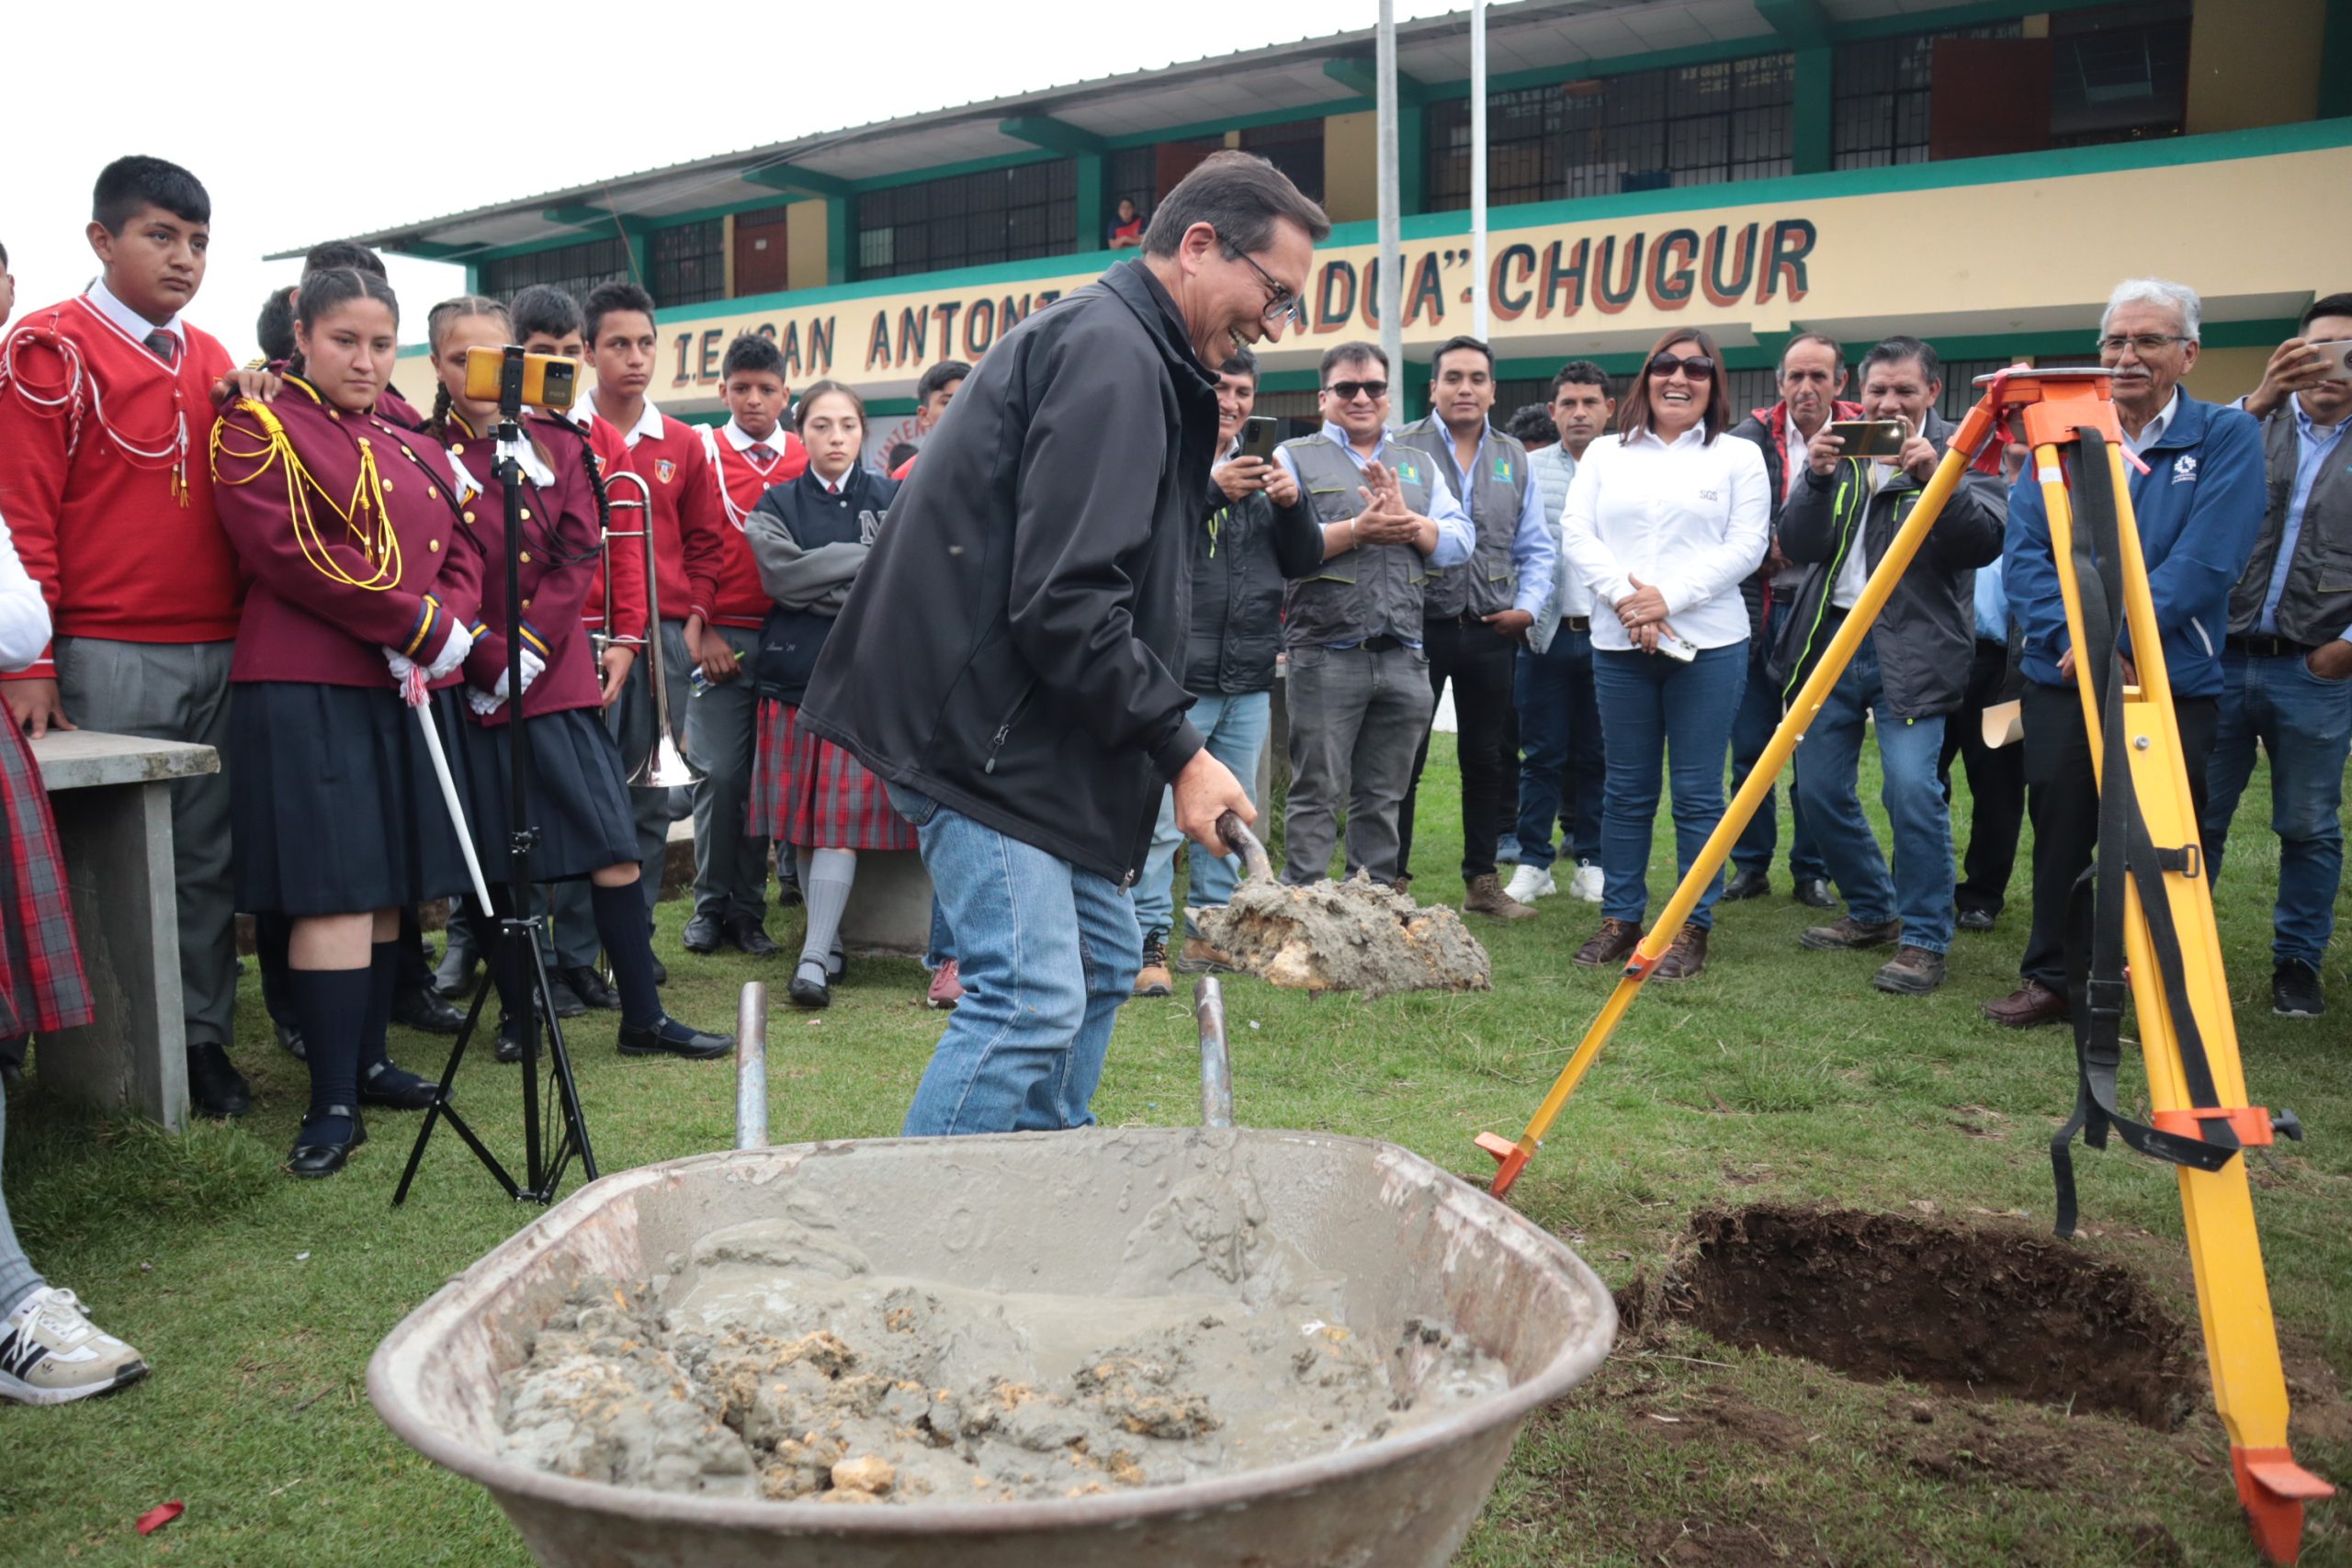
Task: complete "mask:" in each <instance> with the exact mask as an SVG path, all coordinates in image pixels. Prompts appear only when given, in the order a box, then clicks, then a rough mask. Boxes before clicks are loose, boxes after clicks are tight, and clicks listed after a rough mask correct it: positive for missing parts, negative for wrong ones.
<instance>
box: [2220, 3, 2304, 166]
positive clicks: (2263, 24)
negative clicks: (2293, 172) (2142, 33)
mask: <svg viewBox="0 0 2352 1568" xmlns="http://www.w3.org/2000/svg"><path fill="white" fill-rule="evenodd" d="M2326 26H2327V0H2198V3H2197V8H2196V11H2195V12H2194V13H2193V16H2192V19H2191V20H2190V22H2189V31H2188V128H2187V129H2188V134H2189V135H2191V136H2199V135H2202V134H2204V133H2205V132H2207V131H2212V130H2246V129H2248V128H2249V127H2252V126H2257V125H2288V124H2292V123H2295V122H2298V121H2301V120H2307V119H2312V118H2317V116H2318V114H2319V67H2320V42H2321V39H2322V38H2323V36H2324V33H2325V31H2326Z"/></svg>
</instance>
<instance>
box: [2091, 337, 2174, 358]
mask: <svg viewBox="0 0 2352 1568" xmlns="http://www.w3.org/2000/svg"><path fill="white" fill-rule="evenodd" d="M2196 341H2197V340H2196V339H2195V338H2192V337H2182V336H2180V335H2179V334H2178V333H2140V334H2139V335H2137V336H2136V337H2103V338H2101V339H2099V340H2098V351H2099V352H2100V353H2101V354H2120V353H2122V352H2123V350H2124V349H2125V348H2126V347H2127V346H2128V347H2130V348H2131V351H2132V352H2133V353H2134V354H2137V355H2140V356H2141V357H2142V358H2143V359H2144V358H2146V357H2147V356H2148V355H2151V354H2156V353H2160V352H2162V350H2163V348H2164V346H2165V344H2168V343H2195V342H2196Z"/></svg>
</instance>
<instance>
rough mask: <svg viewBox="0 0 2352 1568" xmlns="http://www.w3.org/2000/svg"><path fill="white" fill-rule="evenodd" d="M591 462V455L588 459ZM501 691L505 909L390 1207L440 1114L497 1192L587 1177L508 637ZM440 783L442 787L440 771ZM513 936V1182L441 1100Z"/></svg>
mask: <svg viewBox="0 0 2352 1568" xmlns="http://www.w3.org/2000/svg"><path fill="white" fill-rule="evenodd" d="M523 371H524V356H523V351H522V350H521V349H520V348H515V347H509V348H508V349H507V350H506V355H505V364H504V366H503V374H502V376H501V378H500V382H499V399H498V425H497V444H498V459H497V468H496V472H497V475H498V482H499V485H500V487H501V489H502V490H503V492H504V496H505V519H504V521H505V548H506V624H507V625H508V626H515V627H519V626H522V625H523V603H522V600H523V577H522V571H523V568H522V556H523V513H522V494H523V468H522V461H521V454H522V450H523V426H522V416H523ZM592 460H593V459H592ZM506 691H507V703H508V712H507V727H508V728H507V739H508V741H509V744H508V747H507V773H506V791H507V807H508V809H507V822H508V827H509V830H508V833H507V858H506V894H507V912H506V914H505V916H504V917H503V919H500V921H499V922H498V931H497V932H496V935H495V937H494V939H493V940H492V942H491V944H490V946H489V950H488V951H487V952H486V953H484V954H483V956H484V958H485V959H486V960H487V962H486V964H484V969H483V975H482V978H481V984H480V985H479V986H478V987H476V988H475V991H474V999H473V1005H472V1006H471V1007H470V1008H469V1009H468V1010H467V1012H466V1022H465V1027H464V1028H462V1029H460V1030H459V1031H458V1038H457V1041H456V1043H454V1044H452V1045H451V1046H450V1048H449V1059H448V1061H447V1063H446V1064H445V1065H444V1066H442V1069H441V1082H440V1086H439V1088H438V1089H437V1090H436V1091H435V1095H434V1099H433V1104H432V1105H431V1106H430V1107H428V1108H427V1109H426V1111H425V1112H424V1125H423V1126H422V1127H420V1128H418V1129H417V1133H416V1144H415V1145H414V1146H413V1148H411V1149H410V1150H409V1156H408V1167H407V1168H406V1169H404V1170H402V1171H401V1181H400V1186H399V1187H398V1188H396V1189H395V1190H393V1192H392V1204H393V1206H394V1207H395V1208H397V1207H399V1206H400V1205H401V1204H402V1203H404V1202H406V1201H408V1190H409V1187H410V1185H411V1184H412V1183H413V1182H414V1181H415V1179H416V1171H417V1167H418V1166H419V1165H420V1164H421V1163H423V1161H424V1147H425V1145H426V1144H427V1143H428V1142H430V1141H431V1139H432V1137H433V1129H434V1125H435V1122H440V1121H445V1120H446V1121H447V1122H448V1123H449V1126H450V1128H451V1129H452V1130H453V1131H455V1132H456V1134H458V1137H459V1138H460V1139H462V1140H463V1141H464V1143H465V1145H466V1146H467V1147H468V1148H469V1149H471V1150H472V1151H473V1153H474V1157H475V1158H476V1159H478V1160H480V1161H481V1164H482V1168H484V1169H486V1170H488V1171H489V1172H490V1174H491V1176H492V1178H493V1179H495V1180H496V1181H497V1182H498V1184H499V1185H500V1186H501V1187H503V1188H504V1189H505V1190H506V1195H507V1196H508V1197H509V1198H512V1199H514V1200H515V1201H518V1202H533V1203H541V1204H545V1203H552V1202H553V1201H555V1194H556V1189H557V1187H558V1186H559V1185H560V1183H561V1182H562V1180H563V1173H564V1168H565V1167H566V1166H568V1165H569V1164H571V1158H572V1156H574V1155H577V1156H579V1158H580V1168H581V1169H582V1171H584V1172H585V1173H586V1174H587V1177H588V1179H589V1180H591V1181H594V1180H595V1179H596V1175H597V1172H596V1155H595V1151H594V1148H592V1147H591V1146H590V1145H589V1142H588V1119H587V1117H586V1115H585V1114H584V1113H583V1112H582V1111H581V1109H580V1088H579V1085H578V1083H577V1082H576V1081H575V1080H574V1079H573V1077H572V1073H571V1052H570V1050H568V1049H567V1048H566V1046H565V1044H564V1039H563V1024H562V1021H560V1019H558V1018H557V1016H556V1011H555V999H554V991H553V988H552V985H551V982H550V981H549V978H548V965H547V954H546V952H545V950H544V949H542V948H541V947H540V945H539V929H540V927H541V925H542V924H543V923H544V922H543V921H542V920H541V919H540V916H539V904H538V899H537V897H536V895H535V892H534V889H533V886H532V883H531V870H530V865H531V849H532V846H533V845H535V844H537V842H538V837H539V835H538V830H537V829H536V828H534V827H532V826H531V813H530V801H531V757H530V747H529V739H530V737H529V733H528V731H527V730H526V728H525V727H526V725H527V724H528V723H529V722H530V721H529V720H528V719H527V718H526V717H525V716H524V714H523V639H522V637H520V636H510V637H508V638H507V639H506ZM444 787H445V789H446V788H447V787H448V786H447V775H446V772H445V774H444ZM450 805H451V810H452V813H453V814H456V811H457V806H456V798H455V795H454V793H452V795H451V802H450ZM457 829H458V836H459V837H460V838H461V839H462V838H465V837H466V836H467V829H466V826H465V823H464V822H463V821H462V819H460V820H459V821H458V824H457ZM472 858H473V857H472V852H471V850H470V848H469V850H468V852H467V859H468V863H469V867H471V866H472ZM473 869H474V875H475V882H474V896H475V897H476V899H477V900H478V901H479V902H480V904H481V909H482V912H483V914H484V915H485V916H487V915H488V914H489V912H490V911H491V909H492V907H493V906H492V899H491V896H490V890H489V888H488V887H487V886H485V885H484V884H483V883H482V881H481V872H480V869H479V868H478V867H473ZM516 944H520V946H521V949H522V951H523V952H524V953H526V954H527V955H528V964H527V966H526V979H527V982H528V983H527V984H526V985H525V986H524V987H522V998H521V1009H520V1013H519V1016H518V1017H517V1018H516V1019H515V1024H516V1026H517V1027H518V1028H520V1030H521V1031H522V1045H523V1150H524V1156H523V1168H524V1179H523V1180H522V1181H520V1182H517V1181H516V1180H515V1178H514V1177H513V1176H512V1175H510V1174H509V1173H508V1171H507V1169H506V1168H505V1166H503V1165H502V1164H501V1163H500V1162H499V1159H498V1156H495V1155H493V1154H492V1153H491V1151H490V1147H489V1145H486V1144H484V1143H483V1142H482V1141H481V1137H480V1136H479V1135H478V1134H476V1133H475V1132H474V1130H473V1128H472V1127H471V1126H469V1125H468V1124H467V1122H466V1120H465V1118H464V1117H463V1116H461V1115H460V1114H458V1109H457V1107H456V1106H455V1105H453V1104H451V1103H450V1100H449V1089H450V1086H451V1085H452V1084H454V1083H455V1082H456V1081H457V1077H458V1064H459V1063H461V1062H462V1061H464V1059H465V1055H466V1047H467V1046H468V1045H469V1044H470V1043H472V1042H473V1038H474V1032H475V1030H476V1029H478V1028H479V1027H480V1026H481V1017H482V1009H483V1006H484V1004H486V1003H487V1002H488V1001H489V999H490V994H491V991H492V989H493V988H494V986H495V982H496V977H497V974H498V965H499V963H500V960H501V958H502V956H503V955H505V954H511V953H514V952H515V950H516ZM541 1018H545V1019H546V1021H547V1036H548V1069H549V1070H548V1098H549V1099H550V1100H552V1101H553V1103H552V1104H551V1105H546V1106H543V1105H542V1104H541V1096H540V1091H539V1027H538V1021H539V1020H540V1019H541ZM559 1120H560V1131H559V1132H558V1133H557V1134H556V1136H555V1140H554V1142H553V1144H552V1145H551V1146H543V1143H544V1140H543V1135H542V1126H541V1124H542V1122H556V1121H559Z"/></svg>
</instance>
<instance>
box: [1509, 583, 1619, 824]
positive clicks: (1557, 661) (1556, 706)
mask: <svg viewBox="0 0 2352 1568" xmlns="http://www.w3.org/2000/svg"><path fill="white" fill-rule="evenodd" d="M1512 695H1513V697H1514V699H1515V701H1516V705H1517V707H1518V710H1519V738H1520V742H1521V750H1522V752H1523V755H1522V757H1521V763H1520V771H1519V862H1520V863H1521V865H1532V866H1539V867H1542V868H1543V869H1544V870H1546V871H1548V870H1550V869H1551V867H1552V863H1553V861H1554V860H1555V859H1556V858H1557V856H1558V855H1559V853H1560V852H1561V850H1562V849H1564V850H1565V851H1566V854H1567V857H1568V863H1569V865H1570V866H1571V867H1574V866H1577V865H1580V864H1582V863H1585V862H1587V861H1598V860H1599V859H1600V808H1601V790H1602V786H1603V785H1604V784H1605V783H1606V782H1607V773H1606V769H1607V763H1606V762H1605V761H1604V759H1605V757H1606V756H1607V752H1606V751H1605V750H1603V747H1602V743H1601V739H1600V705H1599V704H1598V703H1597V702H1596V701H1595V700H1594V697H1593V692H1592V634H1591V633H1590V632H1589V631H1581V632H1580V631H1574V630H1571V629H1570V628H1569V627H1568V626H1566V625H1565V624H1563V625H1562V626H1561V627H1560V629H1559V630H1558V631H1556V632H1555V633H1553V634H1552V646H1551V647H1550V648H1548V649H1544V651H1543V652H1542V653H1537V652H1534V651H1533V650H1532V649H1531V650H1529V651H1527V652H1524V653H1521V655H1520V656H1519V669H1518V677H1517V680H1516V682H1515V683H1514V687H1513V692H1512ZM1555 821H1556V822H1557V823H1558V824H1559V825H1560V828H1561V830H1562V837H1563V840H1564V842H1563V844H1562V846H1561V848H1560V849H1555V847H1554V845H1553V842H1552V825H1553V823H1554V822H1555Z"/></svg>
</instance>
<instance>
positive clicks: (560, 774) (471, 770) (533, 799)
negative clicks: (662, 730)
mask: <svg viewBox="0 0 2352 1568" xmlns="http://www.w3.org/2000/svg"><path fill="white" fill-rule="evenodd" d="M452 708H453V710H454V709H458V708H462V703H459V704H453V705H452ZM444 722H445V723H456V724H458V725H460V726H461V727H462V728H464V729H465V730H466V731H467V732H468V733H467V735H466V737H465V739H464V741H463V745H464V749H465V757H466V766H465V771H464V779H463V783H462V784H461V785H460V792H461V793H462V794H463V795H465V796H466V816H467V819H468V820H469V821H470V822H472V823H473V825H474V843H475V845H476V846H477V847H478V849H479V851H480V852H481V869H482V874H483V875H485V876H487V877H488V878H489V879H490V882H491V885H492V887H493V889H494V888H495V887H496V886H498V885H499V884H501V883H503V882H504V881H505V880H506V859H507V854H508V851H509V844H508V839H507V835H508V831H509V829H508V827H507V820H508V815H509V805H510V802H509V798H508V795H507V788H508V785H507V773H506V769H507V760H508V758H509V757H510V756H511V755H512V748H513V747H514V744H515V739H514V737H515V727H514V726H513V725H511V724H501V725H493V726H489V727H484V726H482V725H480V724H477V723H475V722H474V720H473V716H472V715H471V713H470V712H469V713H467V714H466V716H465V717H464V718H462V719H458V718H455V717H454V715H453V716H452V717H450V718H448V719H445V721H444ZM523 732H524V734H525V735H526V736H527V737H528V738H529V744H530V748H531V757H530V760H531V776H530V795H529V801H528V804H529V807H530V813H531V821H532V824H533V825H534V826H536V827H537V829H538V830H539V837H538V841H537V843H535V844H534V845H532V846H531V880H532V881H534V882H565V881H570V880H571V879H572V878H575V877H582V876H587V875H589V874H593V873H594V872H598V871H602V870H603V869H604V868H605V867H606V866H608V865H620V864H622V863H628V864H630V865H634V864H636V863H637V822H636V819H635V818H632V817H631V816H630V815H629V806H628V782H627V777H626V775H625V774H624V773H623V772H622V769H621V749H620V747H619V745H618V744H617V743H616V742H615V741H614V739H613V738H612V736H611V735H610V734H609V733H607V732H606V730H605V716H604V715H603V713H602V712H600V711H599V710H597V709H595V708H567V709H565V710H564V711H563V712H561V713H548V714H540V715H538V716H537V717H534V718H527V719H526V720H524V721H523ZM451 765H452V766H453V767H454V766H455V765H456V762H455V752H454V750H453V753H452V763H451Z"/></svg>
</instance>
